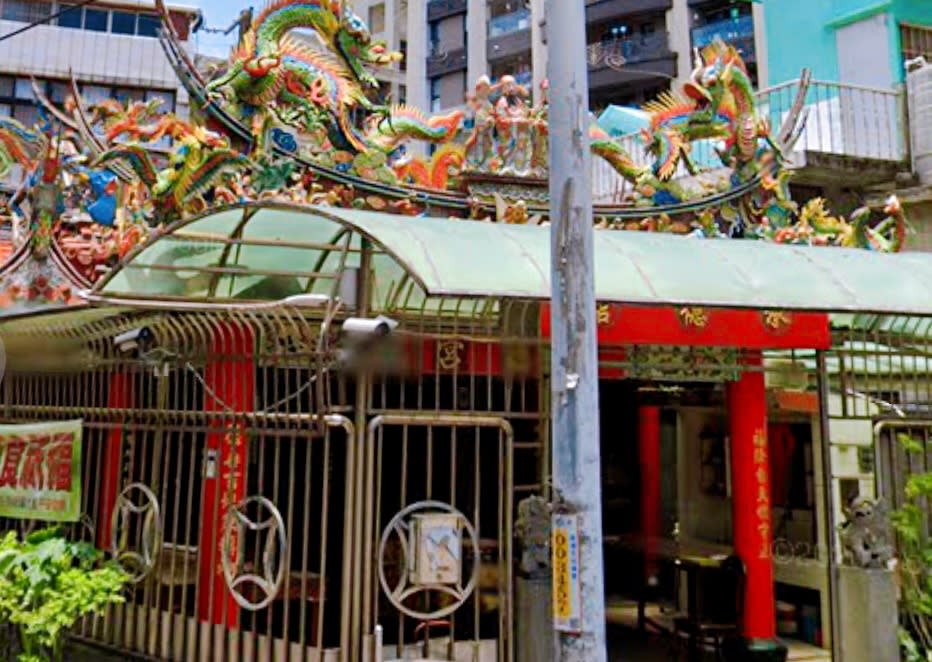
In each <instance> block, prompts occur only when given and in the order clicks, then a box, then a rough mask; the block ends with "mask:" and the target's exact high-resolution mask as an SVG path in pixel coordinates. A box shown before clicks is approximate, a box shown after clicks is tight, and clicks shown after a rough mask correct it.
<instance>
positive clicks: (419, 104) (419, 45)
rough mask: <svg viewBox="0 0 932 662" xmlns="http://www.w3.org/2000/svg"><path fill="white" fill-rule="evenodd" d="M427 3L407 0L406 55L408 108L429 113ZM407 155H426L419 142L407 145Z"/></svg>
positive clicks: (422, 0) (419, 0)
mask: <svg viewBox="0 0 932 662" xmlns="http://www.w3.org/2000/svg"><path fill="white" fill-rule="evenodd" d="M428 32H429V30H428V26H427V2H426V0H408V30H407V33H408V55H407V57H406V58H405V60H406V62H407V74H406V76H405V78H406V81H407V91H408V96H407V103H408V105H409V106H413V107H414V108H418V109H420V110H423V111H425V112H430V88H429V87H428V81H427V51H428V47H427V35H428ZM407 149H408V153H409V154H414V155H416V156H422V155H424V154H425V153H426V149H425V147H424V144H423V143H421V142H420V141H418V142H412V143H408V145H407Z"/></svg>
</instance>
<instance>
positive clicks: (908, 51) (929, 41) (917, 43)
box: [900, 24, 932, 62]
mask: <svg viewBox="0 0 932 662" xmlns="http://www.w3.org/2000/svg"><path fill="white" fill-rule="evenodd" d="M900 38H901V41H902V43H903V59H904V60H913V59H915V58H917V57H920V56H921V57H924V58H925V59H926V60H928V61H929V62H932V29H930V28H924V27H922V26H919V25H906V24H903V25H901V26H900Z"/></svg>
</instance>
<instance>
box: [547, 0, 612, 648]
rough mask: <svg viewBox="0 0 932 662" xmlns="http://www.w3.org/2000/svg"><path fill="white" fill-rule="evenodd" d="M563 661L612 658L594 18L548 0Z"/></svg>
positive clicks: (557, 589) (557, 572) (575, 1)
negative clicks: (591, 46) (595, 199)
mask: <svg viewBox="0 0 932 662" xmlns="http://www.w3.org/2000/svg"><path fill="white" fill-rule="evenodd" d="M547 31H548V39H547V45H548V48H549V57H548V67H547V68H548V73H549V78H550V109H549V119H550V122H549V124H550V205H551V206H550V209H551V212H550V220H551V226H550V227H551V251H552V253H551V287H552V303H551V329H552V333H551V343H552V348H551V352H552V354H551V384H552V386H551V395H552V400H551V402H552V405H551V406H552V410H553V462H552V464H553V487H554V517H553V536H552V545H553V563H554V567H553V607H554V626H555V629H556V631H557V634H556V636H555V650H556V659H557V660H558V661H559V662H603V661H604V660H606V647H605V594H604V588H603V582H604V572H603V565H602V488H601V485H602V472H601V459H600V449H599V388H598V384H599V375H598V348H597V339H596V301H595V273H594V272H595V270H594V265H593V232H594V228H593V222H592V189H591V182H590V176H591V175H590V161H591V158H592V157H591V155H590V153H589V80H588V71H587V66H586V62H587V59H586V14H585V3H583V2H582V0H547Z"/></svg>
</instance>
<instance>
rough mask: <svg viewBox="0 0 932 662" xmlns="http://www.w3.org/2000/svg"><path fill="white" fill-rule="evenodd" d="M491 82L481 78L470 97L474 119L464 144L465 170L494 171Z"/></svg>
mask: <svg viewBox="0 0 932 662" xmlns="http://www.w3.org/2000/svg"><path fill="white" fill-rule="evenodd" d="M492 91H493V89H492V82H491V81H490V80H489V77H488V76H482V77H480V78H479V80H478V81H477V82H476V90H475V92H474V93H473V94H472V95H471V96H470V106H471V108H472V111H473V115H474V117H475V124H474V126H473V131H472V135H471V136H470V137H469V139H468V140H467V142H466V166H467V169H469V170H473V171H477V172H486V171H489V170H493V169H494V167H495V166H494V163H495V161H496V160H497V159H496V150H495V107H494V106H493V105H492Z"/></svg>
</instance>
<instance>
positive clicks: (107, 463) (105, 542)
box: [97, 371, 133, 550]
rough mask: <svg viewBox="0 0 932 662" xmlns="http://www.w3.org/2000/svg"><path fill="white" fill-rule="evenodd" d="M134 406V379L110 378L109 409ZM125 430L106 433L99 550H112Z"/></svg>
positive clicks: (120, 374) (115, 375) (116, 375)
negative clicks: (112, 532)
mask: <svg viewBox="0 0 932 662" xmlns="http://www.w3.org/2000/svg"><path fill="white" fill-rule="evenodd" d="M132 402H133V378H132V376H131V375H129V374H127V373H126V372H122V371H121V372H116V373H113V374H112V375H111V376H110V391H109V393H108V394H107V408H108V409H127V408H129V407H131V406H132ZM123 433H124V431H123V428H120V427H115V428H113V429H111V430H110V431H109V432H108V433H107V439H106V441H105V442H104V453H103V457H104V459H103V467H101V484H100V515H99V516H98V518H97V547H99V548H100V549H104V550H106V549H109V548H110V520H111V519H112V517H113V509H114V507H115V506H116V499H117V494H119V493H120V482H121V476H120V473H121V471H122V469H123Z"/></svg>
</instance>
